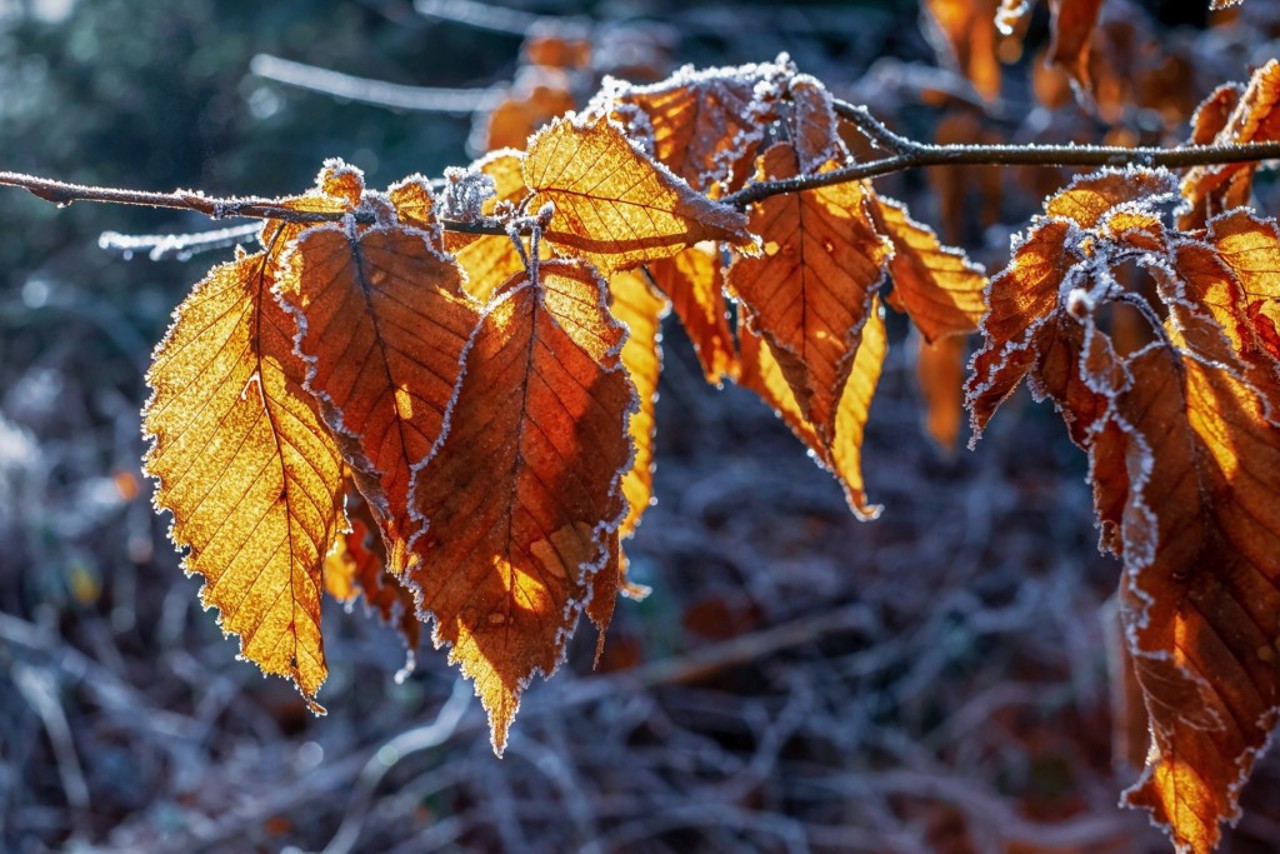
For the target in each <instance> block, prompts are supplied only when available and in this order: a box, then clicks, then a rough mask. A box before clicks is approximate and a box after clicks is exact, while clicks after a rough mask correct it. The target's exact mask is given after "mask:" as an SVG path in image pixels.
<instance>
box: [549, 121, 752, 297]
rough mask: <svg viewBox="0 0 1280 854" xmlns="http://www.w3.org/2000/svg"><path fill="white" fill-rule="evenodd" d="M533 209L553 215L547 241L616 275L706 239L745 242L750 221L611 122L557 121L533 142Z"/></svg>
mask: <svg viewBox="0 0 1280 854" xmlns="http://www.w3.org/2000/svg"><path fill="white" fill-rule="evenodd" d="M524 178H525V183H526V184H527V185H528V186H529V187H530V188H531V189H533V190H534V197H533V201H532V202H531V204H530V209H531V210H534V211H536V210H538V209H539V208H540V207H542V206H543V205H544V204H546V203H547V202H551V203H553V204H554V205H555V216H554V217H553V218H552V221H551V226H550V227H549V228H548V229H547V232H546V238H547V240H549V241H551V242H552V243H554V244H556V245H557V246H559V247H561V248H563V249H565V250H566V251H569V252H572V253H575V254H578V255H581V256H582V257H584V258H587V259H588V260H590V261H591V262H592V263H594V264H595V265H596V266H597V267H599V268H600V269H601V270H604V271H607V272H612V271H615V270H623V269H626V268H628V267H635V266H637V265H639V264H643V263H644V262H645V261H651V260H654V259H656V258H666V257H669V256H671V255H675V254H676V253H677V252H679V251H680V250H681V249H684V248H685V247H686V246H691V245H693V244H694V243H697V242H698V241H700V240H727V241H730V242H732V243H747V242H749V240H750V236H749V235H748V234H747V232H746V218H745V217H744V216H743V215H742V214H740V213H738V212H737V211H736V210H734V209H732V208H730V207H727V206H725V205H722V204H719V203H718V202H714V201H712V200H710V199H708V198H706V197H705V196H703V195H701V194H700V193H697V192H695V191H693V190H692V189H691V188H690V187H689V185H688V184H686V183H685V182H684V181H682V180H680V179H679V178H676V177H675V176H674V175H672V174H671V173H670V172H668V171H666V170H665V169H663V168H661V167H660V166H658V165H657V164H656V163H654V162H653V160H651V159H650V158H649V157H648V156H647V155H645V154H644V153H643V152H641V151H640V150H639V149H637V148H636V147H635V145H633V144H632V142H631V141H630V140H629V139H628V138H627V137H626V135H625V134H623V133H622V131H621V130H620V129H619V128H618V127H617V126H616V125H613V124H611V123H610V122H609V121H608V120H607V119H605V118H600V119H598V120H596V121H595V122H594V123H592V124H579V123H577V122H575V121H573V120H571V119H559V120H557V121H555V122H553V123H552V124H551V125H550V126H549V127H548V128H546V129H545V130H543V131H541V132H539V133H538V134H537V135H536V136H534V138H533V139H532V140H531V141H530V144H529V153H528V155H527V156H526V157H525V160H524Z"/></svg>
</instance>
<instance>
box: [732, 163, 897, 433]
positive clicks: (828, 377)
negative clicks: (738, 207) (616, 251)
mask: <svg viewBox="0 0 1280 854" xmlns="http://www.w3.org/2000/svg"><path fill="white" fill-rule="evenodd" d="M797 165H798V164H797V161H796V153H795V149H794V148H792V147H791V146H790V145H787V144H779V145H775V146H774V147H773V148H771V149H769V151H768V152H767V153H766V154H765V156H764V157H763V158H762V159H761V163H760V176H761V178H769V179H779V178H790V177H793V176H794V175H795V174H796V168H797ZM867 196H868V190H867V189H866V188H865V187H864V186H863V185H862V184H857V183H852V184H838V185H835V186H831V187H824V188H821V189H818V190H809V191H806V192H803V193H794V194H787V195H779V196H772V197H770V198H768V199H765V200H764V201H763V202H760V203H758V204H755V205H753V206H752V209H751V228H752V230H753V231H755V232H757V233H758V234H759V235H760V236H761V238H762V239H763V240H764V253H763V254H762V255H761V256H759V257H756V258H745V257H739V258H737V259H735V260H734V262H733V265H732V266H731V267H730V268H729V273H728V280H729V286H730V288H731V289H732V291H733V292H734V293H735V294H736V295H737V296H738V297H739V298H740V299H741V300H742V302H743V304H744V305H746V306H747V307H748V308H749V310H750V316H749V320H748V323H749V325H750V326H751V329H752V331H754V332H757V333H758V334H760V335H761V336H763V337H764V338H765V339H766V340H767V341H768V342H769V344H770V346H771V347H772V348H773V353H774V356H775V357H776V358H777V359H778V363H779V365H780V367H781V368H782V371H783V374H784V376H785V377H786V378H787V381H788V383H789V384H790V385H791V388H792V391H793V392H794V393H795V398H796V403H797V404H798V406H799V408H800V412H801V414H802V415H803V416H804V418H805V420H806V421H808V422H809V423H811V424H812V425H813V427H814V429H815V430H816V431H817V434H818V436H819V437H820V438H821V439H822V440H823V442H824V443H825V442H829V441H830V440H831V437H832V436H833V435H834V432H835V417H836V405H837V402H838V401H839V399H840V392H841V390H842V389H843V388H844V383H845V379H846V378H847V377H848V375H849V370H850V367H851V366H852V357H853V353H854V351H855V350H856V349H857V347H858V340H859V334H860V332H861V329H862V324H863V323H864V321H865V320H866V317H867V312H868V310H869V308H870V306H871V300H872V297H873V295H874V294H875V292H876V291H877V289H878V288H879V287H880V283H881V281H882V280H883V272H882V270H883V265H884V262H885V260H886V259H887V258H888V255H889V248H888V244H887V241H885V240H884V239H883V238H882V237H880V236H879V235H878V234H877V233H876V232H875V230H874V229H873V227H872V225H871V222H870V219H869V216H868V212H867Z"/></svg>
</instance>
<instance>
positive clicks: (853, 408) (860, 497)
mask: <svg viewBox="0 0 1280 854" xmlns="http://www.w3.org/2000/svg"><path fill="white" fill-rule="evenodd" d="M881 314H882V312H881V309H880V301H879V300H878V299H873V300H872V304H871V308H870V310H869V311H868V314H867V319H866V322H865V324H864V325H863V328H862V332H861V337H860V342H859V344H858V348H857V351H856V353H855V354H854V357H853V360H852V364H851V367H850V370H849V377H848V379H847V381H846V382H845V384H844V388H843V389H842V391H841V394H840V400H839V403H838V405H837V408H836V415H835V425H834V427H835V430H834V435H833V436H832V438H831V440H830V441H824V440H823V438H822V437H821V436H819V435H818V432H817V430H816V429H814V426H813V424H811V423H810V422H809V421H808V420H807V419H806V418H805V416H804V414H803V412H802V411H801V409H800V405H799V404H798V403H797V402H796V397H795V393H794V391H793V389H792V387H791V385H790V383H789V382H788V381H787V378H786V376H785V374H784V372H783V370H782V366H781V365H780V364H779V361H778V359H777V357H776V355H775V350H774V349H773V346H772V345H771V344H770V343H769V342H768V341H767V340H766V339H765V338H763V337H762V336H760V335H758V334H756V333H755V332H753V331H752V329H751V327H752V324H750V323H745V324H743V326H742V327H741V330H740V332H741V338H742V376H741V377H740V378H739V380H738V382H739V384H741V385H742V387H743V388H747V389H750V390H751V391H753V392H755V393H756V394H757V395H759V396H760V397H761V399H763V400H764V401H765V403H767V404H769V406H770V407H771V408H772V409H773V411H774V412H776V413H777V414H778V416H779V417H780V418H781V419H782V420H783V421H784V422H785V423H786V425H787V426H788V427H790V428H791V432H793V433H795V434H796V436H797V437H798V438H799V439H800V441H802V442H804V443H805V444H806V445H808V446H809V448H810V449H811V450H812V451H813V453H814V456H815V458H816V460H817V461H818V463H819V464H820V465H821V466H822V467H823V468H825V469H827V470H828V471H830V472H831V473H832V474H833V475H835V477H836V480H837V481H839V483H840V486H841V488H842V489H843V490H844V493H845V499H846V500H847V501H848V502H849V507H850V509H852V510H853V513H854V515H855V516H857V517H858V518H859V519H874V518H875V517H876V516H878V515H879V514H880V508H879V507H878V506H875V505H873V504H870V503H868V501H867V495H866V486H865V484H864V481H863V476H862V439H863V434H864V432H865V429H866V424H867V418H868V416H869V414H870V409H871V400H872V398H873V397H874V396H875V392H876V386H877V385H878V383H879V381H880V371H881V368H882V367H883V365H884V358H885V355H886V353H887V352H888V338H887V336H886V334H885V328H884V319H883V318H882V317H881Z"/></svg>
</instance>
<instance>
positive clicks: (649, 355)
mask: <svg viewBox="0 0 1280 854" xmlns="http://www.w3.org/2000/svg"><path fill="white" fill-rule="evenodd" d="M670 307H671V305H670V303H668V302H667V300H666V299H665V298H664V297H663V296H662V295H661V294H658V293H655V292H654V290H653V288H652V287H650V285H649V282H648V280H647V279H645V277H644V274H643V273H639V272H636V271H627V272H623V273H615V274H614V275H613V278H611V279H610V280H609V312H610V313H611V314H612V315H613V316H614V317H615V318H617V319H618V320H620V321H622V324H623V325H624V326H626V327H627V330H628V334H627V343H626V344H625V345H623V348H622V364H623V365H624V366H625V367H626V369H627V374H628V375H629V376H630V377H631V382H632V384H633V385H635V387H636V395H637V397H638V400H639V405H640V408H639V410H638V411H636V412H634V413H633V414H632V415H631V422H630V432H631V443H632V445H633V446H634V448H635V456H634V457H633V459H632V462H631V470H630V471H628V472H627V476H626V477H625V478H623V480H622V494H623V496H625V497H626V499H627V505H628V510H627V515H626V518H624V519H623V520H622V526H621V527H620V528H619V529H618V532H619V535H620V536H621V537H622V538H623V539H625V538H627V537H629V536H631V535H632V533H634V532H635V529H636V526H637V525H639V524H640V517H641V515H643V513H644V511H645V509H646V508H647V507H648V506H649V504H650V502H651V501H652V499H653V435H654V421H653V414H654V412H653V411H654V406H655V405H656V404H657V402H658V377H659V376H660V375H661V374H662V328H661V324H662V318H663V317H664V316H666V313H667V311H668V309H669V308H670Z"/></svg>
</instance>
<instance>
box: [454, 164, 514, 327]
mask: <svg viewBox="0 0 1280 854" xmlns="http://www.w3.org/2000/svg"><path fill="white" fill-rule="evenodd" d="M523 160H524V154H523V153H522V152H519V151H512V150H511V149H504V150H501V151H495V152H493V153H491V154H488V155H486V156H485V157H483V158H481V159H480V160H478V161H476V162H475V163H473V164H472V165H471V168H470V169H469V170H468V171H467V172H461V171H459V172H452V171H451V172H449V173H448V174H447V176H446V177H447V178H449V179H451V180H452V182H453V183H452V184H451V185H450V187H449V189H447V190H446V193H448V192H449V190H453V189H456V190H457V192H458V194H460V195H463V196H465V195H466V194H467V193H468V192H470V188H463V187H462V186H460V185H462V184H465V183H466V182H467V181H468V180H470V179H471V178H472V177H474V176H473V174H472V173H474V172H479V173H481V174H482V175H485V176H487V177H488V178H489V180H491V181H492V182H493V195H490V196H487V197H485V198H484V199H482V200H481V201H480V204H479V211H478V213H479V214H480V215H482V216H486V217H492V216H494V215H495V213H496V212H497V210H498V206H499V205H504V206H507V207H509V208H514V207H516V206H517V205H519V203H520V202H522V201H523V200H524V199H525V198H526V197H527V196H528V195H529V188H528V187H526V186H525V185H524V174H523V172H522V162H523ZM472 204H474V202H473V203H472ZM527 243H528V241H524V242H523V243H522V245H525V247H526V252H527V251H528V250H527ZM444 246H445V248H446V249H448V250H449V251H450V252H453V253H455V258H456V259H457V261H458V265H459V266H460V267H462V269H463V271H464V272H465V273H466V274H467V275H466V281H465V283H464V287H465V288H466V291H467V293H469V294H471V295H472V296H473V297H475V298H476V300H478V301H479V302H480V303H486V302H488V301H489V298H490V297H492V296H493V292H494V291H495V290H497V288H498V287H499V286H500V285H502V284H504V283H505V282H507V281H508V280H509V279H510V278H511V277H512V276H514V275H516V274H517V273H519V272H520V271H522V270H523V269H524V259H523V257H522V256H521V254H520V252H519V250H517V249H516V245H515V243H514V242H513V241H512V239H511V238H510V237H509V236H507V235H505V234H463V233H460V232H456V231H449V232H445V235H444Z"/></svg>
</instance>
